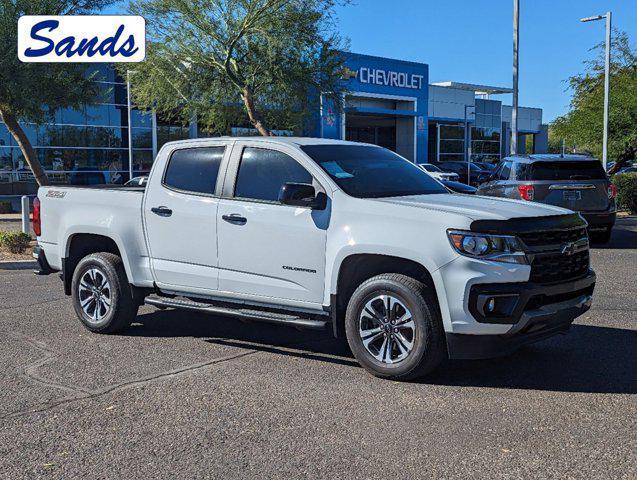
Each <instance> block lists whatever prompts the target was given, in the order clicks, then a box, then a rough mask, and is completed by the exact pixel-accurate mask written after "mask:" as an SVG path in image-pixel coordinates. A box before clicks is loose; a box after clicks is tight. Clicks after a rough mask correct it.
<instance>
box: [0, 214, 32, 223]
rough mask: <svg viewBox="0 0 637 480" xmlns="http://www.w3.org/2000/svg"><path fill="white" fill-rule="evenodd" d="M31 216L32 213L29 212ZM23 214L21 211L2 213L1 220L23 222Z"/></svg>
mask: <svg viewBox="0 0 637 480" xmlns="http://www.w3.org/2000/svg"><path fill="white" fill-rule="evenodd" d="M29 218H31V214H29ZM21 221H22V214H21V213H0V222H21Z"/></svg>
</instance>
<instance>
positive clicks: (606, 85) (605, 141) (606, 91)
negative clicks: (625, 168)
mask: <svg viewBox="0 0 637 480" xmlns="http://www.w3.org/2000/svg"><path fill="white" fill-rule="evenodd" d="M610 35H611V13H610V12H606V61H605V65H604V139H603V142H602V164H603V165H604V170H606V164H607V163H608V106H609V105H608V104H609V97H610Z"/></svg>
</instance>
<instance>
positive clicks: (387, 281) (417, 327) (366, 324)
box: [345, 274, 445, 380]
mask: <svg viewBox="0 0 637 480" xmlns="http://www.w3.org/2000/svg"><path fill="white" fill-rule="evenodd" d="M435 302H436V300H435V297H434V295H433V292H432V291H431V290H430V289H428V288H427V287H426V286H425V285H424V284H423V283H421V282H419V281H417V280H415V279H413V278H411V277H407V276H405V275H400V274H382V275H377V276H375V277H372V278H370V279H369V280H367V281H365V282H364V283H362V284H361V285H360V286H359V287H358V288H357V289H356V291H355V292H354V293H353V295H352V297H351V298H350V300H349V303H348V305H347V312H346V315H345V331H346V334H347V341H348V343H349V346H350V348H351V350H352V353H353V354H354V356H355V357H356V359H357V360H358V362H359V363H360V364H361V365H362V366H363V367H364V368H365V369H366V370H367V371H369V372H370V373H372V374H373V375H375V376H377V377H383V378H391V379H394V380H412V379H414V378H418V377H421V376H423V375H426V374H427V373H429V372H431V371H432V370H434V369H435V368H436V367H437V366H438V364H439V363H440V362H441V361H442V360H443V359H444V357H445V347H444V331H443V328H442V322H441V320H440V316H439V314H438V309H437V307H436V303H435Z"/></svg>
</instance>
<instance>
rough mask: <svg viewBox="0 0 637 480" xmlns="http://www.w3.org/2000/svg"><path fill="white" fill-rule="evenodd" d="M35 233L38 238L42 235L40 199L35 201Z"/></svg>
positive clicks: (36, 198)
mask: <svg viewBox="0 0 637 480" xmlns="http://www.w3.org/2000/svg"><path fill="white" fill-rule="evenodd" d="M33 231H34V232H35V236H36V237H39V236H40V234H41V233H42V225H41V223H40V199H39V198H38V197H35V198H34V199H33Z"/></svg>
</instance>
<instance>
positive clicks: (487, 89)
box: [431, 81, 513, 95]
mask: <svg viewBox="0 0 637 480" xmlns="http://www.w3.org/2000/svg"><path fill="white" fill-rule="evenodd" d="M431 85H433V86H436V87H446V88H455V89H457V90H468V91H470V92H474V93H475V94H477V95H498V94H504V93H513V89H512V88H508V87H494V86H491V85H480V84H477V83H462V82H453V81H446V82H434V83H431Z"/></svg>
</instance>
